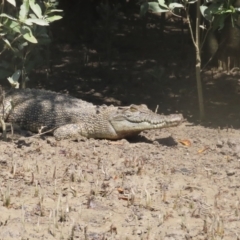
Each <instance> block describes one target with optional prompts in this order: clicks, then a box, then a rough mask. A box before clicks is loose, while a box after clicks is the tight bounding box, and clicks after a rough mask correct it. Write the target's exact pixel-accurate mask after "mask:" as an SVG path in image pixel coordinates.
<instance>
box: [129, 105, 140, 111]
mask: <svg viewBox="0 0 240 240" xmlns="http://www.w3.org/2000/svg"><path fill="white" fill-rule="evenodd" d="M130 111H131V112H137V111H138V109H137V108H135V107H133V106H131V107H130Z"/></svg>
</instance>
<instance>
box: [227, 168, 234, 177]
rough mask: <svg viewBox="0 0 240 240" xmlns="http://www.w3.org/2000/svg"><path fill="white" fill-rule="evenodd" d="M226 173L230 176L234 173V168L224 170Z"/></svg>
mask: <svg viewBox="0 0 240 240" xmlns="http://www.w3.org/2000/svg"><path fill="white" fill-rule="evenodd" d="M226 174H227V175H228V176H229V177H230V176H233V175H234V174H235V170H234V169H228V170H226Z"/></svg>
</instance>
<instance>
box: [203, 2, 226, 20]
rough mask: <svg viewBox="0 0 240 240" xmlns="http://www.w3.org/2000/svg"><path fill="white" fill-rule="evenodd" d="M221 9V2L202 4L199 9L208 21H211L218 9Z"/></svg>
mask: <svg viewBox="0 0 240 240" xmlns="http://www.w3.org/2000/svg"><path fill="white" fill-rule="evenodd" d="M221 10H222V4H221V3H212V4H211V5H209V6H206V5H202V6H200V11H201V13H202V15H203V17H204V18H205V19H207V20H208V21H209V22H212V21H213V19H214V17H213V15H214V14H219V11H221Z"/></svg>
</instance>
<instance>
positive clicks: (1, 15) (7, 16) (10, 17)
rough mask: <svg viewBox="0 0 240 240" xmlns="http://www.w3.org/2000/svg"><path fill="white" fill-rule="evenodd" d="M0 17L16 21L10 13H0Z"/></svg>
mask: <svg viewBox="0 0 240 240" xmlns="http://www.w3.org/2000/svg"><path fill="white" fill-rule="evenodd" d="M0 17H6V18H8V19H11V20H14V21H17V19H16V18H14V17H12V16H10V15H8V14H6V13H2V14H0Z"/></svg>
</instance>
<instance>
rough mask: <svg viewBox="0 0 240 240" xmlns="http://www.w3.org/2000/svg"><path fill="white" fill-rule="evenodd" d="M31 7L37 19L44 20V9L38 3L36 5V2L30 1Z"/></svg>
mask: <svg viewBox="0 0 240 240" xmlns="http://www.w3.org/2000/svg"><path fill="white" fill-rule="evenodd" d="M29 5H30V8H31V9H32V10H33V12H34V13H35V14H36V15H37V17H38V18H42V9H41V7H40V6H39V5H38V4H37V3H35V0H29Z"/></svg>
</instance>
